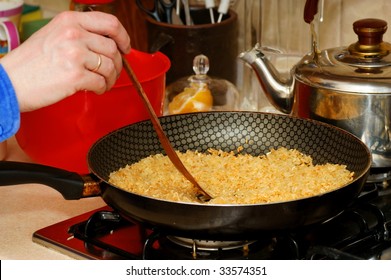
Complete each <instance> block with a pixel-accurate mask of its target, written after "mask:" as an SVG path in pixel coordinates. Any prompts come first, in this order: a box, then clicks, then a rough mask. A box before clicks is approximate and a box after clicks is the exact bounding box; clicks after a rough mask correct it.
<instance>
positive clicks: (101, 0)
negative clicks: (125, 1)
mask: <svg viewBox="0 0 391 280" xmlns="http://www.w3.org/2000/svg"><path fill="white" fill-rule="evenodd" d="M73 2H75V3H79V4H88V5H94V4H109V3H111V2H114V0H73Z"/></svg>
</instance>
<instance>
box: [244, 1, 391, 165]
mask: <svg viewBox="0 0 391 280" xmlns="http://www.w3.org/2000/svg"><path fill="white" fill-rule="evenodd" d="M310 2H316V3H317V2H318V1H310ZM306 9H308V10H307V13H305V18H306V21H308V22H310V21H312V19H313V18H314V15H313V14H314V13H316V12H317V6H316V5H314V4H313V3H312V4H311V5H307V8H306ZM311 24H312V23H311ZM353 28H354V31H355V32H356V34H357V35H358V42H356V43H353V44H351V45H350V46H349V47H348V48H346V47H338V48H333V49H327V50H324V51H319V50H318V49H317V44H316V40H315V39H314V43H313V49H312V52H311V53H309V54H308V55H306V56H304V57H303V58H302V59H301V61H299V62H298V63H297V64H296V65H295V66H294V67H293V69H292V71H291V76H290V77H288V79H283V78H282V77H281V75H280V73H278V71H277V70H276V69H275V67H274V66H273V65H272V64H271V63H270V61H269V60H268V59H267V57H266V55H265V54H264V52H263V50H262V48H261V47H260V46H259V45H256V46H255V48H253V49H252V50H250V51H248V52H243V53H241V54H240V58H241V59H243V60H244V61H245V62H247V63H248V64H249V65H251V66H252V68H253V69H254V70H255V72H256V74H257V77H258V79H259V81H260V83H261V85H262V87H263V89H264V92H265V94H266V95H267V97H268V99H269V100H270V102H271V103H272V104H273V105H274V106H275V107H276V108H277V109H278V110H280V111H281V112H284V113H287V114H291V115H294V116H298V117H303V118H312V119H316V120H321V121H323V122H326V123H329V124H333V125H336V126H338V127H340V128H343V129H345V130H347V131H349V132H351V133H353V134H354V135H356V136H357V137H359V138H360V139H361V140H362V141H364V143H366V144H367V146H368V147H369V148H370V149H371V152H372V162H373V169H374V170H375V169H381V168H389V167H391V141H390V139H391V131H390V129H389V128H390V117H389V116H390V115H391V111H390V110H391V67H390V65H391V64H390V61H391V55H390V53H391V45H390V44H389V43H386V42H383V41H382V36H383V34H384V32H385V31H386V29H387V23H386V22H385V21H383V20H377V19H364V20H359V21H356V22H355V23H354V24H353ZM314 38H316V36H314ZM375 172H376V171H375Z"/></svg>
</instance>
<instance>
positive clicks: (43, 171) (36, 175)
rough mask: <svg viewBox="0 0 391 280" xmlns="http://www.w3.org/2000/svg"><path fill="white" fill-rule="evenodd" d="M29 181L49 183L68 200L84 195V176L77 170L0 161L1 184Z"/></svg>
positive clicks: (48, 184)
mask: <svg viewBox="0 0 391 280" xmlns="http://www.w3.org/2000/svg"><path fill="white" fill-rule="evenodd" d="M28 183H38V184H44V185H47V186H49V187H51V188H53V189H55V190H57V191H58V192H60V193H61V194H62V196H63V197H64V198H65V199H67V200H74V199H80V198H82V197H84V195H83V192H84V180H83V177H82V176H81V175H79V174H77V173H75V172H70V171H67V170H63V169H59V168H55V167H51V166H45V165H40V164H34V163H26V162H14V161H0V186H9V185H19V184H28Z"/></svg>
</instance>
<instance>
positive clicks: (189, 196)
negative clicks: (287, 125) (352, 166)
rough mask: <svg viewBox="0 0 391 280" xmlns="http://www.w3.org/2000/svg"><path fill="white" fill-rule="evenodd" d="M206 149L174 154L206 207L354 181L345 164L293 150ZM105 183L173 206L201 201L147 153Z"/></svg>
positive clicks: (305, 193) (167, 165) (281, 197)
mask: <svg viewBox="0 0 391 280" xmlns="http://www.w3.org/2000/svg"><path fill="white" fill-rule="evenodd" d="M238 152H239V151H237V152H223V151H220V150H214V149H210V150H209V151H208V153H201V152H197V151H186V152H185V153H182V152H179V151H177V154H178V156H179V158H180V159H181V160H182V161H183V164H184V165H185V166H186V168H187V169H188V170H189V172H190V173H191V174H192V175H193V176H194V178H195V179H196V180H197V182H198V183H199V184H200V185H201V186H202V188H203V189H204V190H205V191H206V192H208V193H209V194H210V195H211V196H212V197H213V199H212V200H210V201H209V202H207V203H209V204H261V203H273V202H283V201H289V200H296V199H302V198H306V197H311V196H316V195H320V194H322V193H326V192H329V191H332V190H335V189H338V188H340V187H342V186H344V185H346V184H348V183H349V182H351V181H352V180H353V176H354V173H353V172H351V171H349V170H348V169H347V167H346V166H345V165H340V164H331V163H327V164H322V165H314V164H313V162H312V158H311V157H310V156H308V155H305V154H302V153H301V152H299V151H297V150H295V149H286V148H278V149H272V150H271V151H270V152H269V153H267V154H265V155H259V156H252V155H249V154H240V153H238ZM109 182H110V183H111V184H113V185H115V186H117V187H119V188H121V189H124V190H126V191H128V192H132V193H136V194H139V195H143V196H148V197H151V198H156V199H163V200H169V201H176V202H186V203H200V202H199V201H198V200H197V198H196V197H195V193H196V189H195V187H194V186H193V185H192V184H191V183H190V182H189V181H188V180H187V179H186V178H185V177H184V176H183V175H182V174H181V173H180V172H179V171H178V170H177V169H176V168H175V167H174V166H173V164H172V163H171V161H170V159H169V158H168V157H167V156H165V155H162V154H157V155H151V156H149V157H146V158H143V159H142V160H140V161H139V162H137V163H134V164H131V165H127V166H125V167H124V168H121V169H119V170H117V171H115V172H112V173H111V174H110V178H109Z"/></svg>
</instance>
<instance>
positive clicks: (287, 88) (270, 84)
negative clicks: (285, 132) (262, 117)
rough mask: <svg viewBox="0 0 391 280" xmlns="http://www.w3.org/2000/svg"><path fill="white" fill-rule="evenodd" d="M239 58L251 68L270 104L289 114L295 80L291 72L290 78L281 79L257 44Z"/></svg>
mask: <svg viewBox="0 0 391 280" xmlns="http://www.w3.org/2000/svg"><path fill="white" fill-rule="evenodd" d="M239 58H240V59H242V60H243V61H245V62H246V63H247V64H248V65H250V66H251V67H252V69H253V70H254V72H255V73H256V75H257V78H258V80H259V82H260V84H261V86H262V88H263V90H264V92H265V95H266V96H267V98H268V99H269V101H270V103H271V104H272V105H273V106H274V107H276V109H278V110H279V111H281V112H283V113H286V114H289V113H290V112H291V111H292V106H293V99H294V96H293V95H294V94H293V89H294V83H295V79H294V77H293V75H292V70H291V72H290V76H289V77H288V78H287V79H283V78H282V77H281V74H280V73H279V72H278V70H277V69H276V68H275V67H274V66H273V64H272V63H271V62H270V61H269V59H268V58H267V57H266V55H265V54H264V53H263V52H262V51H261V48H260V46H259V44H256V45H255V47H254V48H253V49H252V50H250V51H246V52H242V53H241V54H239Z"/></svg>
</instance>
